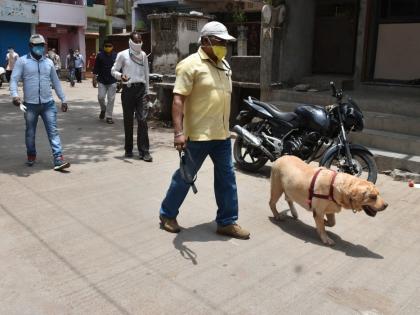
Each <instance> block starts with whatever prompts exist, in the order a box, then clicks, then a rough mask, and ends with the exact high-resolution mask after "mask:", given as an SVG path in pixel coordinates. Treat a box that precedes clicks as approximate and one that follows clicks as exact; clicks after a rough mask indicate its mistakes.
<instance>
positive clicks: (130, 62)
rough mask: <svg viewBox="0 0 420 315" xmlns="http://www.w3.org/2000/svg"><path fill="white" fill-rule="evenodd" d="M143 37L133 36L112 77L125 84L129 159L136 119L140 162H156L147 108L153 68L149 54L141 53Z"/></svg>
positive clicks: (119, 55)
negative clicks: (151, 146) (150, 70)
mask: <svg viewBox="0 0 420 315" xmlns="http://www.w3.org/2000/svg"><path fill="white" fill-rule="evenodd" d="M142 44H143V43H142V38H141V35H140V33H138V32H135V31H134V32H132V33H131V34H130V39H129V48H128V49H126V50H123V51H121V52H119V53H118V55H117V58H116V60H115V63H114V66H113V67H112V69H111V74H112V76H113V77H114V78H116V79H117V80H122V82H123V90H122V94H121V101H122V107H123V116H124V132H125V146H124V149H125V156H126V157H133V120H134V119H133V116H134V113H135V114H136V119H137V124H138V127H137V148H138V150H139V158H140V159H142V160H144V161H146V162H152V161H153V159H152V157H151V155H150V153H149V135H148V130H147V121H146V118H147V107H146V103H147V101H148V94H149V65H148V60H147V55H146V53H145V52H144V51H143V50H142V49H141V47H142Z"/></svg>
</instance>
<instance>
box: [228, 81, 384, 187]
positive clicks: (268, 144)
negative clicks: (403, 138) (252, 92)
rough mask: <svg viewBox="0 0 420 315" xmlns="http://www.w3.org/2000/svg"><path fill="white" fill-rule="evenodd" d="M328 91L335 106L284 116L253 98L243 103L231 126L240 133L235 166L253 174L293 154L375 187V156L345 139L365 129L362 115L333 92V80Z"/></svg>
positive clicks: (312, 107)
mask: <svg viewBox="0 0 420 315" xmlns="http://www.w3.org/2000/svg"><path fill="white" fill-rule="evenodd" d="M331 88H332V92H333V96H334V97H335V98H337V102H336V103H335V104H333V105H329V106H326V107H323V106H317V105H300V106H298V107H297V108H296V109H295V110H294V112H282V111H280V110H278V109H277V108H276V107H275V106H274V105H271V104H268V103H264V102H261V101H258V100H257V99H255V98H251V97H249V98H248V99H247V100H244V101H245V103H246V104H247V105H248V107H249V109H247V110H243V111H241V112H240V113H239V115H238V117H237V120H238V121H239V125H236V126H235V127H234V128H233V130H234V131H235V132H236V133H237V135H238V137H237V138H236V140H235V143H234V148H233V155H234V159H235V161H236V163H237V166H238V167H239V168H241V169H243V170H247V171H257V170H258V169H260V168H261V167H263V166H264V165H265V164H266V163H267V161H268V160H270V161H275V160H276V159H277V158H279V157H280V156H283V155H294V156H297V157H299V158H301V159H302V160H305V161H306V162H308V163H309V162H311V161H314V160H319V164H320V165H321V166H325V167H327V168H332V169H335V170H337V171H338V172H345V173H348V174H352V175H355V176H358V177H365V179H367V180H369V181H371V182H373V183H375V182H376V178H377V174H378V170H377V166H376V163H375V161H374V159H373V154H372V153H371V152H370V151H369V150H368V149H367V148H365V147H363V146H361V145H358V144H351V143H349V140H348V138H347V135H348V133H349V132H351V131H362V130H363V114H362V111H361V110H360V108H359V107H358V106H357V104H356V103H355V102H354V101H353V100H352V99H351V98H350V97H349V98H347V100H346V101H344V100H343V90H338V91H337V89H336V88H335V85H334V83H333V82H331Z"/></svg>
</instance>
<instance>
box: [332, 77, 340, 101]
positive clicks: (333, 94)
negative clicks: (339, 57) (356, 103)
mask: <svg viewBox="0 0 420 315" xmlns="http://www.w3.org/2000/svg"><path fill="white" fill-rule="evenodd" d="M330 86H331V90H332V96H333V97H336V98H337V99H339V100H341V99H342V98H343V90H339V91H338V92H337V89H336V87H335V83H334V82H333V81H331V82H330Z"/></svg>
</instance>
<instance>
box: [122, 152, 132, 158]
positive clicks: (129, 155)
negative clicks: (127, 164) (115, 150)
mask: <svg viewBox="0 0 420 315" xmlns="http://www.w3.org/2000/svg"><path fill="white" fill-rule="evenodd" d="M124 156H125V157H126V158H132V157H133V152H125V154H124Z"/></svg>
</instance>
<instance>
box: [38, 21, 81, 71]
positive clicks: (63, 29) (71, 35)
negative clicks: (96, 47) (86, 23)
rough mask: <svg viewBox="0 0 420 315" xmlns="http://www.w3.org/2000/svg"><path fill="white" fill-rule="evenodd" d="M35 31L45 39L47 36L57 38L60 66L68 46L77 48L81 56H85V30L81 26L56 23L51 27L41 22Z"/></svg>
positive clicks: (63, 62) (63, 64) (63, 61)
mask: <svg viewBox="0 0 420 315" xmlns="http://www.w3.org/2000/svg"><path fill="white" fill-rule="evenodd" d="M36 31H37V32H38V33H40V34H42V35H43V36H44V37H45V40H47V41H48V38H55V39H58V41H59V53H60V58H61V63H62V67H65V60H66V56H67V54H68V51H69V49H70V48H73V49H76V48H78V49H79V50H80V52H81V54H82V55H83V57H86V55H85V53H86V44H85V30H84V28H83V27H75V26H74V27H67V26H63V25H57V27H55V28H53V27H50V26H49V25H46V24H41V25H38V26H37V28H36Z"/></svg>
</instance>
